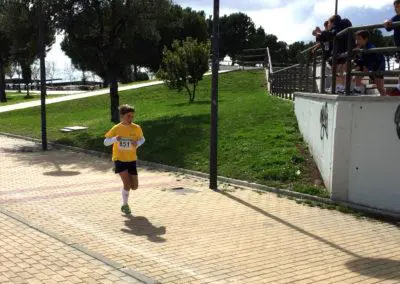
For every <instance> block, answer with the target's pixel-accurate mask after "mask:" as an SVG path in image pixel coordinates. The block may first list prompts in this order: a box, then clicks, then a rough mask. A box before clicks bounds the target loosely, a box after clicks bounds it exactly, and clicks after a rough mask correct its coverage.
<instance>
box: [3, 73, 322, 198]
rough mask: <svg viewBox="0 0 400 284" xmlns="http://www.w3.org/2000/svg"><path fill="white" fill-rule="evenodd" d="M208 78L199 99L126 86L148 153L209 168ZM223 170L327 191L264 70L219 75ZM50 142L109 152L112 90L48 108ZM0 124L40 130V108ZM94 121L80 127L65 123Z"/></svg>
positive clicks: (25, 131) (289, 108) (26, 131)
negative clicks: (74, 129)
mask: <svg viewBox="0 0 400 284" xmlns="http://www.w3.org/2000/svg"><path fill="white" fill-rule="evenodd" d="M210 79H211V78H210V77H205V78H204V80H203V81H202V82H201V84H200V85H199V91H198V94H197V98H196V101H195V102H194V103H192V104H188V103H187V97H186V96H185V93H177V92H175V91H171V90H168V89H167V88H166V87H165V86H162V85H160V86H153V87H148V88H142V89H137V90H130V91H126V92H121V93H120V103H129V104H133V105H134V106H135V107H136V113H137V116H136V123H138V124H140V125H141V126H142V128H143V132H144V134H145V137H146V140H147V142H146V143H145V145H144V146H142V148H140V151H139V157H140V158H141V159H142V160H147V161H153V162H158V163H163V164H168V165H173V166H177V167H183V168H187V169H192V170H198V171H203V172H207V171H208V167H209V166H208V159H209V132H210V129H209V125H210V86H211V82H210ZM219 90H220V91H219V152H218V155H219V157H218V164H219V165H218V166H219V174H220V175H223V176H227V177H232V178H235V179H241V180H248V181H254V182H258V183H262V184H267V185H271V186H279V187H283V188H290V189H293V190H296V191H300V192H305V193H311V194H315V195H319V196H327V193H326V191H325V190H324V189H323V188H320V187H318V186H314V185H313V184H314V182H315V180H316V179H318V178H319V176H318V173H317V172H316V170H315V166H314V164H313V162H312V159H311V158H310V157H309V154H308V153H307V151H306V147H305V146H304V144H303V142H302V138H301V135H300V133H299V131H298V129H297V122H296V118H295V115H294V112H293V104H292V103H291V102H288V101H283V100H281V99H278V98H275V97H272V96H268V95H267V93H266V90H265V78H264V73H263V72H262V71H237V72H232V73H227V74H222V75H221V76H220V88H219ZM47 113H48V115H47V119H48V136H49V139H50V140H52V141H56V142H59V143H64V144H68V145H74V146H78V147H83V148H87V149H95V150H100V151H107V152H110V151H111V149H110V148H105V147H104V146H103V134H104V133H105V132H106V131H107V130H108V129H109V128H110V127H111V126H112V123H111V122H110V119H109V117H110V115H109V97H108V96H99V97H92V98H86V99H81V100H76V101H69V102H65V103H58V104H53V105H49V106H48V107H47ZM0 121H1V126H0V130H1V131H4V132H11V133H17V134H22V135H26V136H31V137H40V108H39V107H37V108H32V109H26V110H20V111H13V112H9V113H3V114H0ZM72 125H84V126H88V127H89V130H87V131H86V132H80V133H68V134H66V133H62V132H60V131H59V129H60V128H63V127H65V126H72Z"/></svg>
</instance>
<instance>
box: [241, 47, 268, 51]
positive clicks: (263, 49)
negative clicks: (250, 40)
mask: <svg viewBox="0 0 400 284" xmlns="http://www.w3.org/2000/svg"><path fill="white" fill-rule="evenodd" d="M250 51H265V48H253V49H243V52H250Z"/></svg>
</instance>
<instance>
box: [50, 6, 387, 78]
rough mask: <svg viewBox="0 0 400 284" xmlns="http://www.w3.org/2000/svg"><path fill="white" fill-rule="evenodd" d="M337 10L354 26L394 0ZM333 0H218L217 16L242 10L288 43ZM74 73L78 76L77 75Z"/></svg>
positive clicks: (58, 61) (307, 32) (326, 12)
mask: <svg viewBox="0 0 400 284" xmlns="http://www.w3.org/2000/svg"><path fill="white" fill-rule="evenodd" d="M173 1H174V2H175V3H176V4H179V5H181V6H183V7H191V8H192V9H194V10H203V11H205V12H206V14H207V15H212V12H213V0H173ZM338 1H339V3H338V13H339V15H341V16H342V17H345V18H349V19H350V20H351V21H352V23H353V25H357V26H359V25H367V24H375V23H381V22H383V21H384V20H385V19H388V18H391V17H392V16H394V11H393V0H338ZM334 11H335V0H246V1H243V0H220V15H221V16H223V15H225V14H226V15H229V14H231V13H235V12H243V13H245V14H247V15H248V16H249V17H250V18H252V20H253V22H254V23H255V25H256V26H257V27H259V26H262V27H263V28H264V30H265V31H266V33H268V34H275V35H276V36H277V37H278V39H279V40H283V41H285V42H287V43H289V44H290V43H293V42H295V41H300V40H303V41H309V40H312V36H311V31H312V30H313V29H314V28H315V27H316V26H323V22H324V21H325V20H326V19H327V18H329V17H330V16H331V15H333V14H334ZM61 40H62V36H57V41H56V43H55V44H54V45H53V47H52V49H51V50H50V52H49V53H48V54H47V60H49V61H53V62H54V63H55V66H56V69H57V71H58V72H57V73H58V74H61V73H63V72H65V71H66V70H69V69H70V65H71V63H70V60H69V58H68V57H66V56H65V55H64V54H63V52H62V50H61V48H60V42H61ZM75 74H76V73H75ZM76 76H79V74H78V75H76Z"/></svg>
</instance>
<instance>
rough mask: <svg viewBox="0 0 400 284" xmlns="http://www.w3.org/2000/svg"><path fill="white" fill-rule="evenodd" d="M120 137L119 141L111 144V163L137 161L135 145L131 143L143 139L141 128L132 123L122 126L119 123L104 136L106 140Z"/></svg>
mask: <svg viewBox="0 0 400 284" xmlns="http://www.w3.org/2000/svg"><path fill="white" fill-rule="evenodd" d="M115 136H120V137H121V140H120V141H117V142H115V143H114V144H113V154H112V160H113V161H121V162H132V161H136V160H137V155H136V145H133V144H132V141H131V140H133V141H137V140H139V139H140V138H142V137H143V132H142V128H141V127H140V126H139V125H137V124H135V123H132V124H130V125H123V124H122V123H119V124H117V125H115V126H114V127H113V128H111V129H110V130H109V131H108V132H107V133H106V135H105V137H106V138H112V137H115Z"/></svg>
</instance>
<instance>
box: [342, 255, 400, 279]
mask: <svg viewBox="0 0 400 284" xmlns="http://www.w3.org/2000/svg"><path fill="white" fill-rule="evenodd" d="M346 267H347V268H348V269H349V270H351V271H353V272H355V273H359V274H361V275H364V276H368V277H374V278H380V279H387V280H389V279H392V280H399V281H400V261H397V260H392V259H384V258H367V257H365V258H364V257H363V258H358V259H354V260H351V261H348V262H347V263H346ZM393 268H396V272H394V273H393V272H392V273H390V272H389V273H388V272H386V273H385V269H393Z"/></svg>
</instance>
